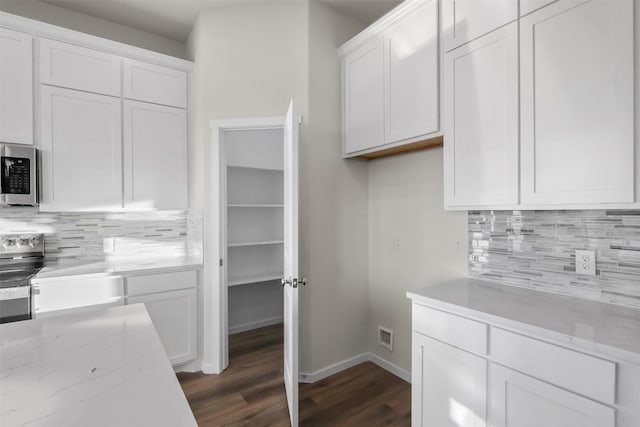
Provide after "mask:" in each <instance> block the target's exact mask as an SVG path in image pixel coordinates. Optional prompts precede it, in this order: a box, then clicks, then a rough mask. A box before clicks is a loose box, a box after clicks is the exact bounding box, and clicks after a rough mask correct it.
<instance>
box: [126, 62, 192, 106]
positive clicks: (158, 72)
mask: <svg viewBox="0 0 640 427" xmlns="http://www.w3.org/2000/svg"><path fill="white" fill-rule="evenodd" d="M124 97H125V98H127V99H134V100H137V101H145V102H151V103H154V104H163V105H170V106H172V107H179V108H187V73H185V72H182V71H178V70H172V69H170V68H165V67H159V66H157V65H152V64H146V63H144V62H140V61H134V60H131V59H125V60H124Z"/></svg>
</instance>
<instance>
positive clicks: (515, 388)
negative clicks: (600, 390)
mask: <svg viewBox="0 0 640 427" xmlns="http://www.w3.org/2000/svg"><path fill="white" fill-rule="evenodd" d="M489 393H490V399H489V400H490V402H491V404H490V408H489V425H491V426H492V427H540V426H544V427H613V426H614V425H615V411H614V409H613V408H611V407H609V406H605V405H602V404H600V403H597V402H595V401H593V400H590V399H587V398H586V397H582V396H579V395H577V394H574V393H571V392H569V391H566V390H564V389H561V388H558V387H554V386H552V385H551V384H548V383H546V382H542V381H539V380H537V379H535V378H532V377H529V376H527V375H523V374H521V373H519V372H516V371H512V370H511V369H507V368H505V367H502V366H499V365H496V364H493V363H492V364H491V366H490V377H489Z"/></svg>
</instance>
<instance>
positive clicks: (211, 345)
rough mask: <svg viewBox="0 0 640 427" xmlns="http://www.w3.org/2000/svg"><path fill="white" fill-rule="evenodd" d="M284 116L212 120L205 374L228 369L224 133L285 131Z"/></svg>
mask: <svg viewBox="0 0 640 427" xmlns="http://www.w3.org/2000/svg"><path fill="white" fill-rule="evenodd" d="M284 121H285V117H278V116H274V117H255V118H239V119H222V120H211V121H210V122H209V128H210V130H211V154H210V156H209V165H210V167H211V168H212V173H211V182H210V184H211V186H210V191H209V197H210V201H209V203H208V204H207V206H208V208H209V212H210V215H209V220H210V228H209V230H210V232H209V233H208V236H207V238H206V239H205V256H206V259H208V260H209V265H210V266H211V268H210V270H209V272H208V273H207V274H208V275H209V286H206V289H205V292H204V304H203V307H204V321H205V327H204V342H203V350H204V358H203V363H202V371H203V372H204V373H205V374H220V373H222V371H224V370H225V369H226V368H227V366H229V334H228V330H229V326H228V319H229V316H228V301H227V289H226V279H225V277H224V275H225V271H226V269H225V268H224V267H223V266H221V265H220V264H221V263H220V261H221V260H222V263H224V264H225V265H226V262H227V260H226V254H225V251H226V236H225V233H226V231H225V229H224V226H225V222H226V210H225V204H224V200H225V199H226V188H225V187H226V176H225V167H224V166H225V161H226V157H225V152H224V133H225V132H227V131H237V130H260V129H282V128H284V124H285V123H284Z"/></svg>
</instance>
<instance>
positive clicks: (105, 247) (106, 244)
mask: <svg viewBox="0 0 640 427" xmlns="http://www.w3.org/2000/svg"><path fill="white" fill-rule="evenodd" d="M115 251H116V239H115V237H105V238H104V240H102V252H103V253H105V254H112V253H114V252H115Z"/></svg>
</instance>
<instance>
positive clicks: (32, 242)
mask: <svg viewBox="0 0 640 427" xmlns="http://www.w3.org/2000/svg"><path fill="white" fill-rule="evenodd" d="M38 245H40V237H38V236H33V237H31V238H30V239H29V246H31V247H32V248H35V247H36V246H38Z"/></svg>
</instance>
